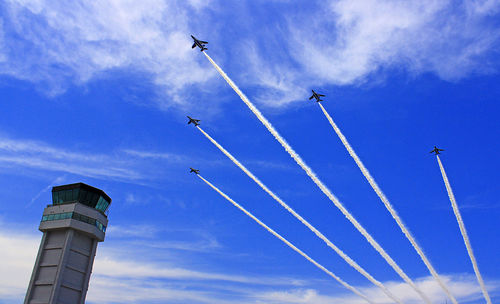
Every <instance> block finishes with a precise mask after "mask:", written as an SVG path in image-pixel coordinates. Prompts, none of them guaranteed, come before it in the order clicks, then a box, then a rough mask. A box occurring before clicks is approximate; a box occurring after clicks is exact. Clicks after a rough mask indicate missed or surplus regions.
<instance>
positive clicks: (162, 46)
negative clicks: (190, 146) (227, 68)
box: [0, 0, 214, 104]
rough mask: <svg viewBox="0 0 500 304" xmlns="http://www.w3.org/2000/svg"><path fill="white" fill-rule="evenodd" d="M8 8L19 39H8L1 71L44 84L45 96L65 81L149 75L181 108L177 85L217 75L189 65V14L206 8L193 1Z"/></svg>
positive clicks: (15, 2)
mask: <svg viewBox="0 0 500 304" xmlns="http://www.w3.org/2000/svg"><path fill="white" fill-rule="evenodd" d="M5 5H6V12H5V14H6V16H5V20H6V21H5V22H6V23H7V22H8V26H9V30H11V31H13V32H14V33H15V35H18V36H19V37H22V38H21V39H20V40H19V41H17V42H16V41H15V40H14V39H10V40H9V41H7V42H5V44H6V45H7V46H8V47H9V49H8V50H7V51H4V55H6V56H8V58H9V60H8V61H7V62H6V63H5V64H3V65H2V66H0V72H1V73H4V74H8V75H12V76H14V77H17V78H21V79H27V80H30V81H33V82H35V83H41V84H42V85H43V86H44V87H47V88H48V89H49V90H50V91H49V93H50V94H59V93H61V92H63V91H64V90H65V89H66V87H67V86H68V83H69V82H76V83H78V84H81V83H85V82H87V81H88V80H89V79H91V78H93V77H96V76H99V74H101V73H102V72H106V71H112V70H114V69H128V70H129V71H134V70H135V71H138V72H140V73H146V75H150V76H151V77H152V78H153V81H154V83H155V85H156V86H157V87H159V88H160V89H161V90H162V91H164V92H166V93H167V94H169V95H170V96H171V97H172V99H171V100H170V101H169V103H172V102H173V103H179V104H181V103H184V102H185V100H184V99H181V98H180V96H179V95H178V92H179V91H180V90H181V89H182V88H184V87H185V86H186V85H193V84H203V83H205V82H207V81H208V80H209V79H210V78H211V77H210V75H214V74H213V71H212V70H209V69H208V68H207V67H205V68H204V67H202V66H200V65H199V64H198V63H197V62H196V61H195V60H194V59H195V58H198V59H200V57H199V56H196V57H195V56H193V53H192V52H191V48H190V45H191V39H190V37H189V33H190V32H191V31H190V27H189V24H188V21H189V18H190V17H189V16H188V13H189V12H190V10H191V9H193V8H195V9H197V10H198V14H200V13H201V10H202V9H203V7H202V5H200V4H199V3H198V4H197V2H196V1H192V4H187V3H184V2H182V1H161V0H145V1H139V2H138V1H117V0H106V1H97V2H88V1H71V2H67V1H44V0H39V1H21V0H9V1H8V2H7V4H5ZM191 5H194V6H191ZM193 71H197V73H193ZM211 73H212V74H211ZM145 78H147V77H145Z"/></svg>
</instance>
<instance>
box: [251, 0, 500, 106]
mask: <svg viewBox="0 0 500 304" xmlns="http://www.w3.org/2000/svg"><path fill="white" fill-rule="evenodd" d="M499 11H500V1H497V0H496V1H493V0H486V1H465V2H462V3H457V2H455V1H447V0H445V1H435V0H425V1H420V0H412V1H395V0H363V1H348V0H340V1H329V2H327V3H323V4H322V5H320V7H319V8H317V10H316V11H315V14H314V15H312V16H310V15H308V16H307V17H306V16H299V17H297V16H295V15H291V16H288V29H289V33H287V34H286V35H284V37H286V39H287V48H288V49H289V50H290V52H291V54H292V57H293V59H294V61H293V62H291V63H290V61H286V60H285V61H276V62H275V63H271V62H265V61H264V60H263V59H262V55H261V54H259V51H258V50H257V49H254V50H251V51H248V54H247V57H248V60H249V62H252V63H253V66H254V67H253V69H254V70H253V72H254V74H255V78H254V79H253V82H257V83H260V85H261V86H263V87H266V91H269V92H273V93H267V92H266V91H264V93H263V94H261V95H258V97H257V99H258V100H259V101H260V102H261V103H264V104H266V105H268V106H275V107H279V106H283V105H286V104H289V103H291V102H293V101H296V100H298V99H305V98H306V97H308V95H307V93H308V92H305V91H304V89H306V88H309V87H311V86H314V87H315V88H317V87H318V86H319V87H321V86H324V85H358V84H360V83H364V82H367V81H373V80H375V82H380V81H381V80H383V78H384V73H380V72H383V71H384V70H387V69H396V70H405V71H407V72H408V73H409V74H410V75H419V74H422V73H427V72H430V73H434V74H436V75H437V76H439V77H440V78H442V79H444V80H447V81H457V80H460V79H462V78H465V77H468V76H470V75H473V74H488V73H492V72H496V70H497V68H498V60H496V59H494V58H495V57H496V56H495V54H494V53H493V52H494V51H495V49H496V48H497V47H498V44H499V42H500V29H498V27H496V26H494V25H492V24H491V22H490V19H491V17H492V16H494V15H495V14H498V12H499ZM307 13H310V12H307ZM301 17H302V18H301ZM267 39H269V38H267ZM495 60H496V62H495ZM373 75H376V76H375V77H373Z"/></svg>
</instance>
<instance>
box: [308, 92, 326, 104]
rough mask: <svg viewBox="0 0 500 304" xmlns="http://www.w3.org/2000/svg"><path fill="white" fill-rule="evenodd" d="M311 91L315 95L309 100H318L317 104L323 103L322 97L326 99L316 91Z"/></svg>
mask: <svg viewBox="0 0 500 304" xmlns="http://www.w3.org/2000/svg"><path fill="white" fill-rule="evenodd" d="M311 91H312V93H313V94H312V96H311V97H309V100H311V99H313V98H316V102H320V101H323V100H322V99H321V97H324V96H325V95H322V94H318V93H316V92H314V90H311Z"/></svg>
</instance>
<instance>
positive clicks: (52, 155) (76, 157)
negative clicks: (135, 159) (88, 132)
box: [0, 137, 144, 181]
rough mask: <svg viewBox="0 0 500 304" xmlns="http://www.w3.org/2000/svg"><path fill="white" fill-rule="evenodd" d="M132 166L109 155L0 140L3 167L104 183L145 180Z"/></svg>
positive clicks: (124, 160)
mask: <svg viewBox="0 0 500 304" xmlns="http://www.w3.org/2000/svg"><path fill="white" fill-rule="evenodd" d="M131 164H132V162H131V161H130V160H127V159H124V158H122V159H117V158H116V157H111V156H109V155H105V154H91V153H85V152H70V151H67V150H65V149H64V148H56V147H53V146H51V145H49V144H46V143H44V142H39V141H31V140H14V139H10V138H6V137H2V138H0V165H2V166H4V167H18V166H22V167H28V168H34V169H40V170H47V171H57V172H66V173H71V174H75V175H79V176H87V177H94V178H101V179H119V180H127V181H139V180H141V179H144V176H143V175H142V174H141V173H139V172H138V171H137V170H135V169H132V168H131V167H132V166H131Z"/></svg>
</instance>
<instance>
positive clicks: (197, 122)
mask: <svg viewBox="0 0 500 304" xmlns="http://www.w3.org/2000/svg"><path fill="white" fill-rule="evenodd" d="M187 118H189V121H188V125H189V124H190V123H192V124H194V126H195V127H197V126H199V125H200V124H199V122H200V120H199V119H194V118H191V117H189V116H188V117H187Z"/></svg>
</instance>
